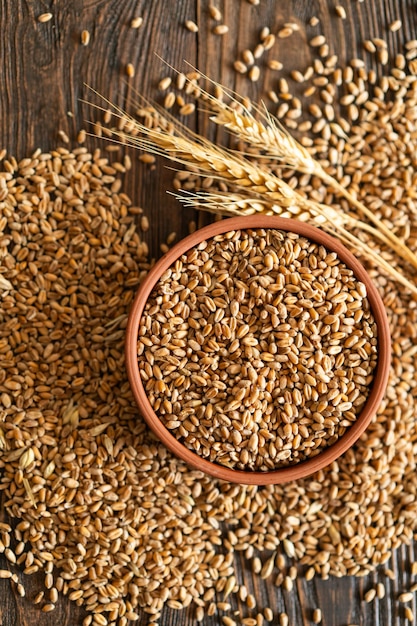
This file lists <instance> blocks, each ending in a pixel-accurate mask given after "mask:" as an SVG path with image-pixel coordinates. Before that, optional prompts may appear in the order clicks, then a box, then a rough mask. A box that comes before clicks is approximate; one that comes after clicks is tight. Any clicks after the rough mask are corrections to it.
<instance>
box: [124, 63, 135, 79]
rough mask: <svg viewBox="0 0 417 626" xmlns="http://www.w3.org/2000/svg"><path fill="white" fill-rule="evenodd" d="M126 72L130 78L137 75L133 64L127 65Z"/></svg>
mask: <svg viewBox="0 0 417 626" xmlns="http://www.w3.org/2000/svg"><path fill="white" fill-rule="evenodd" d="M125 71H126V74H127V76H129V78H133V77H134V75H135V66H134V65H133V63H128V64H127V65H126V68H125Z"/></svg>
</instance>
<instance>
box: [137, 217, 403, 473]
mask: <svg viewBox="0 0 417 626" xmlns="http://www.w3.org/2000/svg"><path fill="white" fill-rule="evenodd" d="M257 228H276V229H280V230H284V231H289V232H294V233H298V234H299V235H302V236H304V237H307V238H308V239H310V240H312V241H315V242H317V243H319V244H322V245H324V246H325V247H326V248H327V249H328V250H329V251H333V252H336V254H337V255H338V257H339V258H340V259H341V261H343V262H344V263H345V264H346V265H347V266H348V267H349V268H350V269H352V270H353V272H354V274H355V276H356V277H357V278H358V280H360V281H362V282H363V283H364V284H365V285H366V288H367V293H368V300H369V302H370V306H371V310H372V313H373V315H374V318H375V321H376V324H377V329H378V361H377V365H376V368H375V370H374V378H373V381H372V385H371V389H370V392H369V395H368V398H367V400H366V403H365V405H364V406H363V408H362V411H361V413H360V414H359V415H358V417H357V419H356V421H355V422H354V423H353V424H352V426H351V427H350V428H349V429H348V430H347V431H346V432H345V433H344V434H343V435H342V436H341V437H340V438H339V439H338V440H337V441H336V442H335V443H334V444H333V445H331V446H329V447H328V448H326V449H324V450H323V451H322V452H320V453H318V454H317V455H316V456H314V457H313V458H311V459H308V460H306V461H302V462H299V463H297V464H294V465H292V466H289V467H284V468H282V469H276V470H271V471H243V470H234V469H229V468H227V467H224V466H222V465H219V464H217V463H213V462H211V461H208V460H206V459H203V458H202V457H200V456H199V455H198V454H197V453H195V452H192V451H191V450H189V449H188V448H187V447H185V446H184V445H183V444H182V443H181V442H180V441H179V440H178V439H176V438H175V436H174V435H172V434H171V433H170V432H169V430H168V429H167V428H166V427H165V426H164V425H163V423H162V421H161V420H160V419H159V417H158V416H157V415H156V414H155V412H154V411H153V409H152V406H151V404H150V402H149V400H148V398H147V396H146V393H145V390H144V387H143V384H142V381H141V377H140V373H139V366H138V358H137V338H138V328H139V323H140V320H141V317H142V312H143V309H144V307H145V304H146V301H147V299H148V297H149V294H150V293H151V292H152V289H153V288H154V286H155V285H156V283H157V282H158V280H159V278H160V276H161V275H162V274H163V273H164V272H165V271H166V270H167V269H168V268H169V267H170V266H171V265H172V264H173V263H174V262H175V261H176V260H177V258H179V257H180V256H181V255H182V254H184V253H185V252H186V251H187V250H189V249H190V248H193V247H194V246H196V245H198V244H199V243H200V242H202V241H204V240H206V239H210V238H211V237H214V236H216V235H219V234H221V233H224V232H228V231H231V230H246V229H257ZM125 350H126V367H127V373H128V377H129V381H130V384H131V386H132V390H133V394H134V397H135V399H136V402H137V404H138V406H139V409H140V411H141V414H142V415H143V417H144V419H145V420H146V422H147V423H148V425H149V427H150V428H151V429H152V430H153V432H154V433H155V434H156V436H157V437H158V438H159V439H160V441H162V442H163V443H164V444H165V445H166V447H167V448H169V449H170V450H171V451H172V452H173V453H174V454H175V455H177V456H178V457H180V458H181V459H183V460H184V461H186V462H187V463H188V464H189V465H190V466H191V467H193V468H195V469H198V470H201V471H203V472H205V473H207V474H210V475H212V476H215V477H216V478H220V479H222V480H225V481H229V482H234V483H241V484H252V485H253V484H255V485H268V484H278V483H284V482H288V481H291V480H297V479H299V478H304V477H306V476H309V475H310V474H313V473H314V472H317V471H318V470H320V469H322V468H324V467H326V466H327V465H329V464H330V463H331V462H332V461H334V460H335V459H337V458H338V457H339V456H340V455H341V454H343V453H344V452H346V450H348V449H349V448H350V447H351V446H352V445H353V444H354V443H355V442H356V441H357V439H358V438H359V437H360V436H361V434H362V433H363V432H364V430H365V429H366V428H367V426H368V425H369V423H370V421H371V419H372V418H373V417H374V415H375V413H376V411H377V410H378V407H379V405H380V402H381V400H382V397H383V395H384V392H385V389H386V385H387V380H388V374H389V367H390V358H391V345H390V333H389V326H388V320H387V316H386V312H385V308H384V305H383V303H382V300H381V298H380V296H379V294H378V291H377V290H376V288H375V286H374V284H373V283H372V281H371V279H370V277H369V275H368V273H367V272H366V270H365V269H364V268H363V266H362V265H361V264H360V263H359V261H357V259H356V258H355V257H354V256H353V254H352V253H350V252H349V251H348V250H347V249H346V248H345V247H344V246H343V245H342V244H341V243H340V242H339V241H338V240H336V239H334V238H333V237H330V236H329V235H327V234H326V233H324V232H322V231H321V230H319V229H317V228H315V227H313V226H310V225H308V224H306V223H304V222H300V221H297V220H293V219H284V218H280V217H273V216H270V217H269V216H249V217H237V218H231V219H227V220H222V221H220V222H215V223H213V224H210V225H209V226H206V227H205V228H202V229H200V230H197V231H196V232H194V233H193V234H192V235H189V236H188V237H186V238H185V239H183V240H182V241H180V242H179V243H178V244H177V245H175V246H174V247H173V248H172V249H171V250H170V251H169V252H167V253H166V254H165V255H164V256H163V257H162V258H161V259H160V260H159V261H158V262H157V263H156V264H155V266H154V267H153V268H152V270H151V271H150V272H149V274H148V275H147V277H146V279H145V280H144V282H143V283H142V285H141V287H140V289H139V290H138V293H137V295H136V298H135V300H134V302H133V305H132V308H131V311H130V315H129V320H128V325H127V330H126V345H125Z"/></svg>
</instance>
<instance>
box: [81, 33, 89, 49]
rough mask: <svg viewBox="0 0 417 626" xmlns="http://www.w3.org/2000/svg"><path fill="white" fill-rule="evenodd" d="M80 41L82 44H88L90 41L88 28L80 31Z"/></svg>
mask: <svg viewBox="0 0 417 626" xmlns="http://www.w3.org/2000/svg"><path fill="white" fill-rule="evenodd" d="M81 43H82V45H83V46H88V44H89V43H90V33H89V31H88V30H83V31H81Z"/></svg>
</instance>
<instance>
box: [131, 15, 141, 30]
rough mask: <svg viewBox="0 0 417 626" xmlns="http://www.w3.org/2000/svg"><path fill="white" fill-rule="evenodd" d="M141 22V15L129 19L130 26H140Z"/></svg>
mask: <svg viewBox="0 0 417 626" xmlns="http://www.w3.org/2000/svg"><path fill="white" fill-rule="evenodd" d="M142 24H143V17H141V16H138V17H134V18H132V19H131V21H130V28H135V29H137V28H140V27H141V26H142Z"/></svg>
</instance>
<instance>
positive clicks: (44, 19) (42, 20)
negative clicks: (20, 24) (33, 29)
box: [38, 13, 53, 24]
mask: <svg viewBox="0 0 417 626" xmlns="http://www.w3.org/2000/svg"><path fill="white" fill-rule="evenodd" d="M52 18H53V15H52V13H41V15H39V17H38V22H40V23H41V24H44V23H45V22H49V21H50V20H51V19H52Z"/></svg>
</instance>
